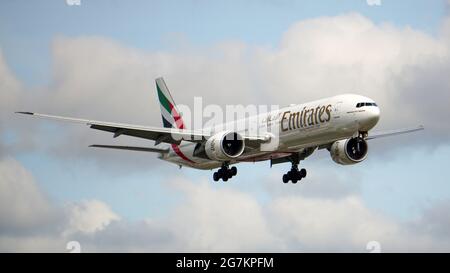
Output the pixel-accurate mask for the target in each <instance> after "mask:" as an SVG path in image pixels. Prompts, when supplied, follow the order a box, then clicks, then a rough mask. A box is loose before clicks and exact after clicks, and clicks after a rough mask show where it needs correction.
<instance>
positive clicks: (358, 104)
mask: <svg viewBox="0 0 450 273" xmlns="http://www.w3.org/2000/svg"><path fill="white" fill-rule="evenodd" d="M363 106H378V105H377V104H376V103H375V102H358V103H357V104H356V108H360V107H363Z"/></svg>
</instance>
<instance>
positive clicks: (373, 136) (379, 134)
mask: <svg viewBox="0 0 450 273" xmlns="http://www.w3.org/2000/svg"><path fill="white" fill-rule="evenodd" d="M423 129H424V127H423V126H422V125H420V126H417V127H413V128H405V129H399V130H391V131H383V132H374V133H372V134H370V135H369V136H368V137H366V140H370V139H376V138H380V137H388V136H395V135H401V134H407V133H412V132H416V131H420V130H423Z"/></svg>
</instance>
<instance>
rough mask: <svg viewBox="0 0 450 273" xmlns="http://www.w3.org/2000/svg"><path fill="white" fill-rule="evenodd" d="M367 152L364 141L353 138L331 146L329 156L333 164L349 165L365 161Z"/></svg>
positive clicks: (367, 147) (367, 148) (339, 141)
mask: <svg viewBox="0 0 450 273" xmlns="http://www.w3.org/2000/svg"><path fill="white" fill-rule="evenodd" d="M368 150H369V146H368V145H367V141H366V140H364V139H363V138H356V137H354V138H349V139H344V140H338V141H336V142H334V143H333V144H332V145H331V149H330V154H331V158H332V159H333V161H334V162H336V163H338V164H341V165H351V164H356V163H359V162H361V161H363V160H364V159H366V157H367V152H368Z"/></svg>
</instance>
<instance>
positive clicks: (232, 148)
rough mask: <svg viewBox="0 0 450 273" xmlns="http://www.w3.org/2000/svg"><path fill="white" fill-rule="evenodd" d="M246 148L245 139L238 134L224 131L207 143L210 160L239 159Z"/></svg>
mask: <svg viewBox="0 0 450 273" xmlns="http://www.w3.org/2000/svg"><path fill="white" fill-rule="evenodd" d="M244 148H245V143H244V139H243V138H242V136H241V135H240V134H238V133H236V132H230V131H224V132H220V133H217V134H215V135H214V136H212V137H211V138H209V139H208V140H207V141H206V143H205V152H206V155H207V156H208V158H209V159H212V160H217V161H227V160H230V159H234V158H237V157H239V156H240V155H241V154H242V153H243V152H244Z"/></svg>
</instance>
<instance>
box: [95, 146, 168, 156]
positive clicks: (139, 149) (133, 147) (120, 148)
mask: <svg viewBox="0 0 450 273" xmlns="http://www.w3.org/2000/svg"><path fill="white" fill-rule="evenodd" d="M89 147H94V148H107V149H118V150H130V151H139V152H151V153H160V154H166V153H168V152H169V149H159V148H149V147H135V146H116V145H97V144H94V145H90V146H89Z"/></svg>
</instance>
